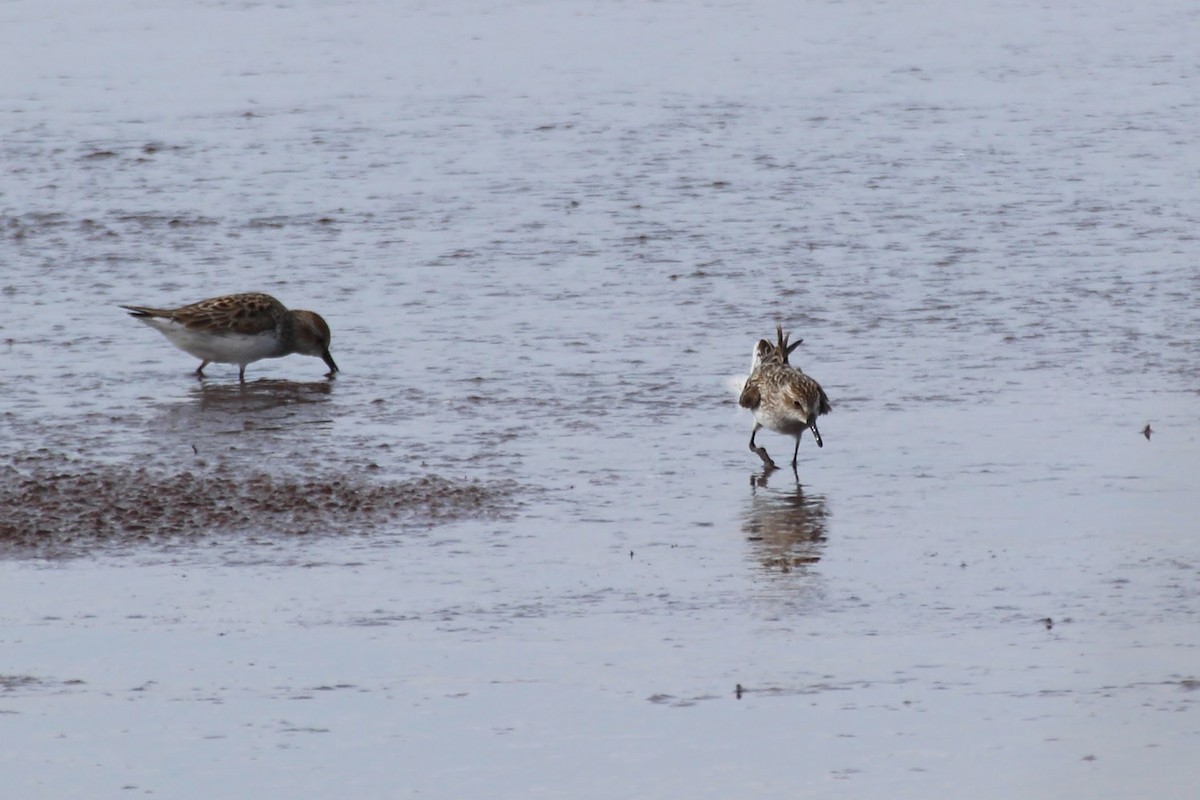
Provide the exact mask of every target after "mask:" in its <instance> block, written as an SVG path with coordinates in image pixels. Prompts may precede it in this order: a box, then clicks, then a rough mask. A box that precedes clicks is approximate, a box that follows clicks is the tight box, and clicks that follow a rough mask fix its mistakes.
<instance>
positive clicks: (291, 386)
mask: <svg viewBox="0 0 1200 800" xmlns="http://www.w3.org/2000/svg"><path fill="white" fill-rule="evenodd" d="M190 394H191V395H192V397H194V398H196V399H197V400H198V401H199V403H200V407H201V408H202V409H206V410H209V409H213V410H215V409H228V410H230V411H266V410H269V409H273V408H287V407H291V406H299V405H307V404H312V403H318V404H319V403H324V402H327V401H328V400H329V398H330V396H331V395H332V394H333V382H332V381H327V380H326V381H309V382H307V383H297V382H295V381H281V380H270V379H263V380H257V381H249V382H247V383H210V382H205V383H198V384H197V385H196V386H194V387H192V389H191V392H190Z"/></svg>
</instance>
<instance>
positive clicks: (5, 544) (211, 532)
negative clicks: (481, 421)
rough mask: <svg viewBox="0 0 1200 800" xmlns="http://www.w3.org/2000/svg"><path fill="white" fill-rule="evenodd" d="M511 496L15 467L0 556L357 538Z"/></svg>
mask: <svg viewBox="0 0 1200 800" xmlns="http://www.w3.org/2000/svg"><path fill="white" fill-rule="evenodd" d="M514 492H515V489H514V487H513V486H511V485H509V484H507V483H503V482H495V483H482V482H473V481H464V480H452V479H448V478H443V477H440V476H437V475H426V476H424V477H420V478H416V479H412V480H404V481H392V482H387V481H380V480H374V479H370V478H367V477H365V476H360V475H358V474H326V475H319V476H313V475H306V476H293V475H283V474H274V473H268V472H265V471H263V470H261V469H234V468H230V467H215V468H205V469H204V470H202V471H196V470H193V471H172V470H169V469H166V468H161V467H146V466H136V467H135V466H129V465H124V464H104V463H95V462H83V461H69V460H67V459H65V458H59V457H54V456H45V455H35V456H29V457H24V458H22V457H17V458H16V459H13V460H12V461H11V462H10V463H9V464H7V465H5V466H2V467H0V507H2V508H4V510H5V511H4V514H3V515H2V516H0V552H3V551H8V553H9V555H17V556H21V555H24V556H37V557H51V558H58V557H70V556H75V555H82V554H84V553H88V552H93V551H94V550H96V549H97V548H104V547H112V546H117V547H122V546H130V545H138V544H156V543H168V542H178V541H187V540H199V539H202V538H205V537H208V538H212V537H222V536H231V535H238V534H251V535H255V536H261V535H268V536H270V535H279V536H295V535H338V534H344V533H367V532H370V531H371V530H374V529H377V528H379V527H382V526H384V525H386V524H387V523H389V522H396V521H404V522H409V523H413V522H415V523H419V524H426V525H427V524H436V523H440V522H448V521H452V520H458V519H474V518H488V517H498V516H502V515H504V514H506V513H508V512H509V511H510V510H511V508H512V506H513V494H514Z"/></svg>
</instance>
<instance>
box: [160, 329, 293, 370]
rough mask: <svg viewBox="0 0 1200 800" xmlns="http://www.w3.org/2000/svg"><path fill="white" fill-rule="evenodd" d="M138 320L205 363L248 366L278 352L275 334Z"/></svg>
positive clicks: (272, 332)
mask: <svg viewBox="0 0 1200 800" xmlns="http://www.w3.org/2000/svg"><path fill="white" fill-rule="evenodd" d="M139 319H141V321H142V322H144V323H146V324H147V325H149V326H150V327H151V328H154V329H155V330H157V331H159V332H160V333H162V335H163V336H166V337H167V338H168V339H169V340H170V341H171V344H173V345H175V346H176V347H178V348H179V349H180V350H182V351H184V352H185V353H191V354H192V355H194V356H195V357H196V358H198V359H200V360H202V361H212V362H214V363H217V364H239V365H242V366H245V365H246V364H250V363H252V362H255V361H258V360H260V359H263V358H272V357H274V356H275V355H276V354H277V353H278V349H279V344H278V341H277V340H276V339H275V333H274V331H269V332H267V333H258V334H254V335H252V336H247V335H246V334H242V333H201V332H198V331H193V330H188V329H187V328H185V327H183V326H182V325H180V324H179V323H177V322H172V321H171V320H167V319H159V318H157V317H139Z"/></svg>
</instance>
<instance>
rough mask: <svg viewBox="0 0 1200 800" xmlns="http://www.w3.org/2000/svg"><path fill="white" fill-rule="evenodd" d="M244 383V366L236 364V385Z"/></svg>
mask: <svg viewBox="0 0 1200 800" xmlns="http://www.w3.org/2000/svg"><path fill="white" fill-rule="evenodd" d="M245 382H246V365H245V364H238V383H245Z"/></svg>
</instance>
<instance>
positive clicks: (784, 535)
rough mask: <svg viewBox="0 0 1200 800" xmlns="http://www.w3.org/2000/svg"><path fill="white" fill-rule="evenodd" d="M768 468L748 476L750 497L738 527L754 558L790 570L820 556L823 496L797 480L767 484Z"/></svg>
mask: <svg viewBox="0 0 1200 800" xmlns="http://www.w3.org/2000/svg"><path fill="white" fill-rule="evenodd" d="M771 472H772V471H771V470H764V471H763V472H757V473H754V474H753V475H751V476H750V487H751V497H750V504H749V506H748V508H747V513H746V520H745V522H744V523H743V526H742V529H743V530H744V531H745V533H746V539H747V541H749V542H750V543H751V546H752V548H753V554H754V556H755V557H756V559H757V560H758V561H759V562H760V563H761V564H762V565H763V566H764V567H767V568H768V569H771V570H777V571H779V572H791V571H792V570H796V569H801V570H802V569H804V568H805V567H806V566H807V565H809V564H815V563H816V562H818V561H820V560H821V553H822V551H824V549H825V540H826V526H827V521H828V518H829V511H828V509H827V508H826V506H825V497H824V496H823V495H820V494H816V493H809V492H805V491H804V488H803V487H802V486H801V485H800V483H799V482H797V483H795V484H794V485H793V486H788V487H779V488H771V487H769V486H768V485H767V482H768V479H769V477H770V475H771Z"/></svg>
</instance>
